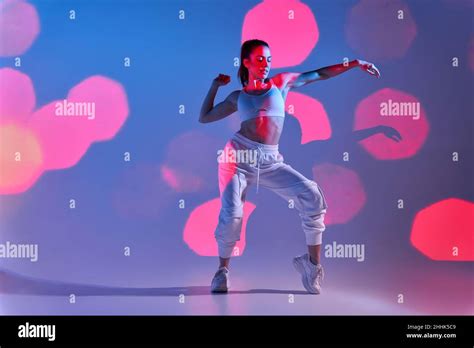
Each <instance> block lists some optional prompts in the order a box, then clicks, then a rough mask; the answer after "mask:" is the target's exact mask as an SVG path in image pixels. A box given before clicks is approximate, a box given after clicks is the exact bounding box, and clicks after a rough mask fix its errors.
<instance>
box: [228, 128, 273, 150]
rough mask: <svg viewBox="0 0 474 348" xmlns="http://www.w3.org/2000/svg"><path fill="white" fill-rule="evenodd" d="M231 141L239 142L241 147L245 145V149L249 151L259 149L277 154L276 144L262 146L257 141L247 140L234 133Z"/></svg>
mask: <svg viewBox="0 0 474 348" xmlns="http://www.w3.org/2000/svg"><path fill="white" fill-rule="evenodd" d="M232 139H233V140H235V141H237V142H239V143H240V144H242V145H245V146H246V147H247V148H250V149H260V150H262V151H263V152H278V144H276V145H271V144H262V143H259V142H257V141H253V140H250V139H249V138H247V137H244V136H243V135H242V134H240V133H235V134H234V135H233V137H232Z"/></svg>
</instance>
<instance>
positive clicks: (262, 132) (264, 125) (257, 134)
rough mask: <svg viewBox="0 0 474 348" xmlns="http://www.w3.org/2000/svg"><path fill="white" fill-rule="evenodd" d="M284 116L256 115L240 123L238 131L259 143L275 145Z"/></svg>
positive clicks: (278, 138) (281, 128)
mask: <svg viewBox="0 0 474 348" xmlns="http://www.w3.org/2000/svg"><path fill="white" fill-rule="evenodd" d="M284 121H285V118H284V117H281V116H258V117H255V118H252V119H250V120H246V121H244V122H242V123H241V124H240V130H239V131H238V133H240V134H242V135H243V136H244V137H246V138H248V139H250V140H253V141H256V142H258V143H261V144H268V145H276V144H278V141H279V140H280V135H281V132H282V130H283V123H284Z"/></svg>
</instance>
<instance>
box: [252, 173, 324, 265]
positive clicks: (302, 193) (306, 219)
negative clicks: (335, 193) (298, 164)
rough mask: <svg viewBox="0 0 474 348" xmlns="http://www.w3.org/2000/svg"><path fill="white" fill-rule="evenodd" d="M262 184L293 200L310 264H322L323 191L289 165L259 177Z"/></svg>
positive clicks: (286, 198) (288, 199) (287, 199)
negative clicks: (311, 262) (299, 218)
mask: <svg viewBox="0 0 474 348" xmlns="http://www.w3.org/2000/svg"><path fill="white" fill-rule="evenodd" d="M260 185H261V186H264V187H266V188H268V189H270V190H272V191H273V192H275V193H276V194H278V195H279V196H281V197H282V198H284V199H285V200H286V201H290V200H291V201H292V202H293V203H294V207H295V208H296V210H297V211H298V212H299V215H300V217H301V224H302V228H303V231H304V233H305V236H306V245H307V246H308V253H309V255H310V256H311V259H312V260H311V261H313V262H314V263H319V262H320V255H321V243H322V233H323V231H324V230H325V228H326V226H325V225H324V215H325V213H326V209H327V203H326V199H325V197H324V194H323V192H322V190H321V188H320V187H319V186H318V184H317V183H315V182H314V181H312V180H310V179H308V178H306V177H305V176H304V175H303V174H301V173H299V172H298V171H296V170H295V169H294V168H292V167H291V166H290V165H288V164H283V165H280V166H279V167H277V168H276V169H275V170H274V171H269V172H266V173H264V174H261V175H260Z"/></svg>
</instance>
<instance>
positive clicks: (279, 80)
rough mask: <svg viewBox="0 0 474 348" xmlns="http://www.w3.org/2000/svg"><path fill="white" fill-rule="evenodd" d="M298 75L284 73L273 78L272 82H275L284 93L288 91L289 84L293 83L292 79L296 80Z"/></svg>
mask: <svg viewBox="0 0 474 348" xmlns="http://www.w3.org/2000/svg"><path fill="white" fill-rule="evenodd" d="M298 75H299V74H298V73H292V72H282V73H279V74H276V75H275V76H273V77H272V78H271V80H272V81H273V83H274V84H275V86H276V87H278V88H279V89H280V90H281V91H284V90H286V89H288V83H289V82H290V81H292V79H294V78H296V77H297V76H298Z"/></svg>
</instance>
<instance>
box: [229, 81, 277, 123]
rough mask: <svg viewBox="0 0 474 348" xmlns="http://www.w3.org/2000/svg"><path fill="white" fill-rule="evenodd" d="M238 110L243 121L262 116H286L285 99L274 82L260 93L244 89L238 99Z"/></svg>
mask: <svg viewBox="0 0 474 348" xmlns="http://www.w3.org/2000/svg"><path fill="white" fill-rule="evenodd" d="M237 112H238V114H239V116H240V119H241V120H242V122H244V121H247V120H250V119H252V118H256V117H260V116H278V117H285V101H284V99H283V96H282V94H281V92H280V90H279V89H278V87H276V86H275V85H274V84H273V83H272V86H271V87H270V89H269V90H268V91H266V92H265V93H263V94H260V95H252V94H248V93H247V92H245V91H244V90H243V89H242V90H241V91H240V94H239V97H238V99H237Z"/></svg>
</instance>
